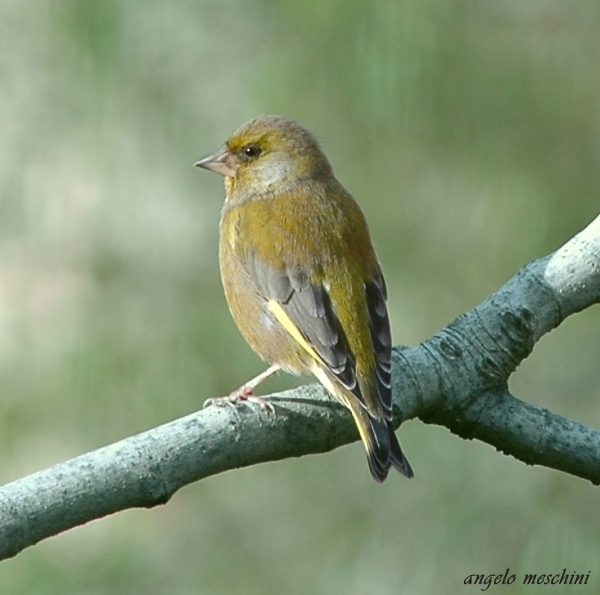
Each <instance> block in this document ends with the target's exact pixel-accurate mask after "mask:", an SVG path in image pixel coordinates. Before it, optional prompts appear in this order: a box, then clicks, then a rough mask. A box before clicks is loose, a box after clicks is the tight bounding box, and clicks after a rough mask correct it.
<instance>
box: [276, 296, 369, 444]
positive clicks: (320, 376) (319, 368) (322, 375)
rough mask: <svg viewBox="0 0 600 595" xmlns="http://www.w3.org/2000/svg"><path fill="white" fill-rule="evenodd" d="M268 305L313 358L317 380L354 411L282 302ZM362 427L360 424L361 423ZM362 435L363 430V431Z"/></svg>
mask: <svg viewBox="0 0 600 595" xmlns="http://www.w3.org/2000/svg"><path fill="white" fill-rule="evenodd" d="M267 303H268V306H269V308H270V310H271V312H273V314H274V315H275V318H277V320H278V321H279V323H280V324H281V326H283V328H284V329H285V330H286V331H287V332H288V333H289V334H290V335H291V336H292V337H293V339H294V340H295V341H296V342H297V343H298V345H300V346H301V347H302V349H304V350H305V351H306V352H307V353H308V354H309V355H310V356H311V358H312V359H313V365H312V366H311V367H310V371H311V372H312V373H313V374H314V375H315V376H316V378H317V380H318V381H319V382H320V383H321V384H322V385H323V386H324V387H325V388H326V389H327V390H328V391H329V392H330V393H331V395H332V396H333V397H334V398H335V399H337V400H338V401H339V402H340V403H342V405H345V406H346V407H348V408H349V409H350V411H352V408H351V407H350V406H349V404H348V400H347V399H346V398H345V396H344V394H343V392H342V390H341V388H338V387H336V386H335V384H334V383H333V381H332V380H331V378H330V377H329V376H328V375H327V374H326V372H325V370H324V369H323V365H322V364H321V361H322V360H321V358H320V357H319V354H318V353H317V352H316V351H315V350H314V348H313V347H312V345H311V344H310V343H309V342H308V341H307V340H306V339H305V338H304V337H303V335H302V333H301V332H300V330H299V329H298V327H297V326H296V325H295V324H294V323H293V322H292V321H291V319H290V317H289V316H288V315H287V314H286V313H285V310H284V309H283V308H282V307H281V304H280V303H279V302H278V301H276V300H269V301H268V302H267ZM359 429H360V425H359ZM361 435H362V432H361Z"/></svg>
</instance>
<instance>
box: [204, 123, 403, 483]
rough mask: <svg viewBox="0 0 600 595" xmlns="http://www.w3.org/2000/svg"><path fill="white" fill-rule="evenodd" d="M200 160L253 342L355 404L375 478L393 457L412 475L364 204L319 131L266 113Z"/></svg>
mask: <svg viewBox="0 0 600 595" xmlns="http://www.w3.org/2000/svg"><path fill="white" fill-rule="evenodd" d="M197 165H200V166H201V167H205V168H206V169H210V170H212V171H216V172H217V173H220V174H222V175H224V176H225V187H226V201H225V204H224V206H223V211H222V216H221V224H220V265H221V277H222V280H223V286H224V289H225V295H226V298H227V302H228V304H229V307H230V310H231V313H232V315H233V318H234V320H235V322H236V324H237V325H238V327H239V329H240V331H241V333H242V335H243V336H244V338H245V339H246V341H247V342H248V344H249V345H250V346H251V347H252V349H253V350H254V351H255V352H256V353H257V354H258V355H259V356H260V357H261V358H262V359H264V360H265V361H267V362H269V363H270V364H276V365H278V366H279V367H281V368H282V369H284V370H286V371H288V372H292V373H295V374H298V373H305V372H311V373H313V374H314V375H315V376H316V377H317V378H318V379H319V380H320V381H321V382H322V383H323V384H324V385H325V387H326V388H327V389H328V390H329V391H330V392H331V393H332V394H333V396H334V397H335V398H336V399H338V400H339V401H340V402H342V403H343V404H344V405H345V406H346V407H348V408H349V409H350V411H351V412H352V415H353V417H354V419H355V421H356V424H357V427H358V429H359V432H360V435H361V438H362V440H363V442H364V443H365V447H366V449H367V458H368V461H369V467H370V470H371V473H372V475H373V477H374V478H375V479H376V480H377V481H383V480H384V479H385V478H386V476H387V473H388V470H389V468H390V467H391V466H393V467H395V468H396V469H398V471H400V472H401V473H403V474H404V475H406V476H408V477H412V470H411V468H410V465H409V464H408V461H407V460H406V458H405V457H404V455H403V454H402V451H401V449H400V445H399V443H398V440H397V438H396V435H395V433H394V429H393V426H392V411H391V409H392V405H391V335H390V328H389V319H388V314H387V309H386V306H385V300H386V298H387V296H386V288H385V283H384V280H383V275H382V273H381V269H380V267H379V263H378V261H377V257H376V255H375V251H374V250H373V246H372V244H371V240H370V237H369V231H368V228H367V223H366V221H365V218H364V215H363V213H362V211H361V210H360V208H359V206H358V205H357V203H356V202H355V201H354V199H353V198H352V196H350V194H349V193H348V192H347V191H346V190H345V189H344V188H343V186H342V185H341V184H340V183H339V182H338V180H337V179H336V178H335V176H334V175H333V172H332V169H331V166H330V164H329V161H328V160H327V157H326V156H325V155H324V154H323V152H322V151H321V149H320V148H319V146H318V144H317V142H316V141H315V139H314V138H313V136H312V135H311V134H310V133H309V132H308V131H307V130H306V129H304V128H303V127H302V126H300V125H299V124H297V123H296V122H293V121H291V120H286V119H284V118H280V117H276V116H262V117H259V118H256V119H254V120H251V121H250V122H248V123H247V124H245V125H243V126H242V127H241V128H239V129H238V130H237V131H236V132H234V134H233V135H232V137H231V138H230V139H229V140H228V141H227V143H226V144H225V146H224V147H223V148H222V149H221V150H220V151H218V152H217V153H215V154H214V155H210V156H208V157H206V158H204V159H202V160H201V161H199V162H198V164H197Z"/></svg>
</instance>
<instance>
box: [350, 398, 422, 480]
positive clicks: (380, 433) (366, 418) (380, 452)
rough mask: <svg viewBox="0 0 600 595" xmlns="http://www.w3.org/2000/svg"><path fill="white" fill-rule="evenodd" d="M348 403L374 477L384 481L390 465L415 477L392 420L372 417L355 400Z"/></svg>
mask: <svg viewBox="0 0 600 595" xmlns="http://www.w3.org/2000/svg"><path fill="white" fill-rule="evenodd" d="M347 401H348V400H346V402H347ZM347 404H348V408H349V409H350V411H351V412H352V417H354V421H355V422H356V425H357V427H358V431H359V433H360V437H361V438H362V441H363V443H364V445H365V449H366V451H367V461H368V462H369V469H370V471H371V475H372V476H373V479H375V481H378V482H382V481H384V480H385V478H386V477H387V475H388V471H389V470H390V467H394V469H396V470H397V471H399V472H400V473H402V475H405V476H406V477H409V478H410V477H413V475H414V474H413V470H412V469H411V466H410V463H409V462H408V461H407V459H406V457H405V456H404V453H403V452H402V449H401V448H400V443H399V442H398V438H397V437H396V432H394V426H393V425H392V422H391V421H388V420H384V419H375V418H373V417H371V416H370V415H369V413H368V412H367V410H366V409H365V408H364V407H363V406H362V405H361V404H360V403H359V402H357V401H355V400H351V401H350V402H349V403H347Z"/></svg>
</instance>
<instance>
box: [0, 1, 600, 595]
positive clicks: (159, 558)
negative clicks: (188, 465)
mask: <svg viewBox="0 0 600 595" xmlns="http://www.w3.org/2000/svg"><path fill="white" fill-rule="evenodd" d="M598 64H600V5H599V4H598V3H597V2H592V1H591V0H582V1H577V0H574V1H572V2H559V1H556V0H496V2H493V3H492V2H486V3H483V2H467V1H455V2H448V1H445V0H419V1H417V0H401V1H398V0H375V1H372V2H364V1H358V0H303V1H299V2H289V3H282V2H275V1H274V0H270V1H269V0H262V1H261V0H246V1H241V0H237V1H235V0H210V1H196V2H193V1H190V0H188V1H184V0H181V1H173V2H166V1H162V2H160V1H156V0H148V1H146V2H141V1H137V2H136V1H133V0H130V1H129V2H118V1H117V0H103V1H102V2H90V1H85V0H30V1H29V2H17V1H15V0H0V482H2V483H5V482H9V481H11V480H13V479H16V478H18V477H21V476H23V475H26V474H28V473H32V472H34V471H36V470H39V469H42V468H45V467H47V466H49V465H52V464H55V463H58V462H61V461H63V460H66V459H68V458H71V457H73V456H76V455H77V454H80V453H82V452H86V451H89V450H91V449H94V448H97V447H99V446H102V445H105V444H107V443H110V442H112V441H115V440H118V439H120V438H123V437H125V436H129V435H131V434H134V433H137V432H139V431H142V430H145V429H147V428H150V427H153V426H155V425H158V424H160V423H163V422H166V421H168V420H171V419H174V418H176V417H178V416H181V415H183V414H186V413H188V412H191V411H194V410H195V409H197V408H199V407H200V406H201V404H202V402H203V401H204V400H205V399H206V398H208V397H213V396H216V395H222V394H226V393H228V392H230V391H231V390H232V389H234V388H235V387H237V386H238V385H240V384H241V383H242V382H243V381H244V380H246V379H248V378H249V377H250V376H251V375H253V374H255V373H257V372H258V371H260V370H261V369H263V364H262V363H261V362H260V361H259V360H258V359H257V358H256V357H255V356H254V355H253V354H252V352H251V351H250V349H249V348H248V347H247V346H246V345H245V343H244V342H243V340H242V338H241V337H240V336H239V334H238V332H237V330H236V328H235V327H234V325H233V322H232V321H231V319H230V316H229V313H228V311H227V307H226V305H225V301H224V297H223V295H222V290H221V286H220V279H219V272H218V263H217V240H218V238H217V234H218V219H219V210H220V206H221V202H222V199H223V195H224V192H223V189H222V181H221V180H220V179H218V177H217V176H214V175H209V174H208V173H206V172H201V171H198V170H195V169H194V168H193V167H192V164H193V163H194V161H195V160H196V159H198V158H199V157H201V156H202V155H204V154H205V153H207V152H210V151H212V150H214V149H216V148H217V147H218V146H219V145H220V144H221V143H222V142H223V141H224V140H225V139H226V138H227V136H228V135H229V134H230V133H231V132H232V131H233V130H234V129H235V128H237V126H238V125H240V124H241V123H242V122H244V121H245V120H247V119H249V118H251V117H253V116H255V115H258V114H262V113H278V114H282V115H286V116H289V117H292V118H294V119H297V120H299V121H300V122H302V123H303V124H305V125H306V126H307V127H308V128H310V129H311V130H312V131H314V132H315V134H316V135H317V137H318V138H319V139H320V140H321V142H322V144H323V146H324V149H325V151H326V153H327V154H328V156H329V157H330V160H331V161H332V163H333V165H334V169H335V171H336V173H337V175H338V177H339V178H340V179H341V180H342V182H343V183H344V184H345V185H346V187H347V188H348V189H349V190H350V191H351V192H352V193H353V194H354V196H355V197H356V198H357V200H358V201H359V202H360V204H361V205H362V207H363V208H364V210H365V212H366V215H367V218H368V220H369V222H370V225H371V229H372V234H373V238H374V242H375V244H376V246H377V247H378V252H379V255H380V258H381V260H382V261H383V264H384V268H385V271H386V276H387V280H388V285H389V290H390V295H391V299H390V311H391V316H392V324H393V332H394V337H395V342H396V343H406V344H409V345H413V344H416V343H418V342H419V341H421V340H423V339H425V338H427V337H428V336H430V335H431V334H432V333H434V332H436V331H437V330H438V329H440V328H441V327H443V326H444V325H446V324H447V323H448V322H449V321H450V320H452V319H453V318H454V317H455V316H457V315H459V314H460V313H462V312H463V311H465V310H467V309H469V308H471V307H472V306H474V305H475V304H477V303H478V302H479V301H480V300H482V299H483V298H485V297H486V296H487V295H488V294H489V293H491V292H492V291H494V290H495V289H497V288H498V287H499V286H500V285H501V284H502V283H504V282H505V281H506V280H507V279H508V278H509V277H510V276H512V275H513V274H514V273H515V272H516V271H517V270H518V269H519V268H520V267H521V266H523V265H524V264H525V263H526V262H527V261H528V260H530V259H532V258H536V257H540V256H543V255H545V254H547V253H549V252H550V251H552V250H554V249H556V248H557V247H558V246H559V245H561V244H562V243H563V242H564V241H566V240H567V239H568V238H569V237H571V236H572V235H573V234H574V233H576V232H577V231H578V230H580V229H581V228H583V227H584V226H585V225H586V224H587V223H589V222H590V221H591V220H592V219H593V218H594V217H595V216H596V215H597V214H598V210H599V209H598V203H599V201H598V196H599V188H600V100H599V98H600V71H599V70H598ZM599 352H600V312H599V311H598V309H592V310H589V311H587V312H584V313H582V314H580V315H578V316H576V317H573V318H571V319H569V320H567V322H566V323H565V324H563V325H562V326H561V327H560V328H559V329H558V330H557V331H555V332H553V333H552V334H551V335H550V336H548V337H545V338H544V339H543V340H542V342H541V343H540V344H538V346H537V347H536V349H535V351H534V353H533V355H532V356H531V357H530V358H529V359H528V360H527V361H526V362H524V364H523V365H522V366H521V368H520V369H519V370H518V371H517V373H516V374H515V375H514V377H513V378H512V381H511V388H512V390H513V391H514V393H515V394H516V395H517V396H519V397H521V398H523V399H526V400H529V401H531V402H534V403H536V404H538V405H541V406H544V407H548V408H550V409H551V410H553V411H556V412H558V413H561V414H564V415H567V416H569V417H572V418H574V419H577V420H579V421H581V422H584V423H586V424H589V425H592V426H595V427H598V426H600V411H599V408H598V406H597V403H598V400H599V398H600V366H598V353H599ZM295 382H297V380H295V379H289V378H286V377H281V378H279V379H277V380H275V381H273V382H270V383H269V384H268V385H267V386H266V387H265V391H267V392H270V391H272V390H275V389H278V388H282V387H289V386H293V385H294V383H295ZM400 433H401V438H402V444H403V445H404V448H405V450H406V452H407V455H408V457H409V459H410V461H411V463H412V464H413V467H414V468H415V471H416V479H415V480H414V481H412V482H408V481H405V480H403V479H402V478H401V477H400V476H396V475H394V476H390V478H389V480H388V482H387V483H386V484H384V485H383V486H379V485H376V484H375V483H374V482H373V481H372V480H371V477H370V475H369V473H368V470H367V466H366V462H365V457H364V454H363V451H362V447H361V446H360V445H359V444H355V445H353V446H350V447H346V448H342V449H339V450H338V451H336V452H333V453H330V454H326V455H322V456H312V457H304V458H302V459H296V460H287V461H283V462H279V463H275V464H267V465H261V466H257V467H253V468H249V469H244V470H239V471H235V472H229V473H225V474H223V475H221V476H217V477H213V478H209V479H207V480H204V481H202V482H200V483H197V484H195V485H192V486H189V487H187V488H185V489H183V490H182V491H181V492H179V493H178V494H177V495H176V496H175V497H174V498H173V500H172V501H171V502H170V503H169V504H168V505H167V506H164V507H161V508H159V509H154V510H150V511H146V510H142V511H129V512H125V513H121V514H118V515H115V516H113V517H110V518H107V519H102V520H100V521H96V522H94V523H91V524H89V525H87V526H85V527H83V528H78V529H75V530H73V531H70V532H68V533H66V534H63V535H61V536H59V537H56V538H53V539H50V540H47V541H45V542H43V543H41V544H40V545H38V546H36V547H33V548H30V549H28V550H26V551H25V552H23V553H22V554H20V555H19V556H17V557H16V558H14V559H12V560H9V561H6V562H4V563H3V564H2V565H1V566H0V592H1V593H3V594H4V593H6V594H11V595H12V594H19V595H20V594H40V595H46V594H49V595H50V594H59V593H60V594H61V595H70V594H89V595H105V594H111V595H120V594H136V593H143V594H144V595H153V594H159V593H169V594H174V595H179V594H181V595H183V594H195V593H211V594H212V593H214V594H233V595H235V594H245V593H261V594H271V593H278V594H279V593H286V594H287V593H289V594H292V595H294V594H299V595H300V594H306V593H323V594H330V593H332V594H333V593H336V594H337V593H347V594H363V593H377V594H392V593H394V594H395V593H407V594H434V593H435V594H438V593H449V594H453V593H462V592H479V587H465V586H464V585H463V580H464V578H465V577H466V576H467V575H468V574H471V573H485V574H488V573H504V571H505V570H506V568H510V571H511V572H515V573H517V575H518V576H522V574H523V573H524V572H537V573H548V572H561V571H562V569H563V568H567V570H568V571H569V572H571V571H579V572H588V571H591V575H590V582H589V585H588V586H587V587H577V588H576V589H575V590H573V591H572V592H577V593H584V592H585V593H592V592H594V593H595V592H598V589H599V588H600V515H598V509H599V504H600V495H599V492H598V490H597V488H593V487H592V486H591V485H589V484H587V483H585V482H583V481H582V480H579V479H576V478H573V477H570V476H567V475H564V474H562V473H559V472H555V471H550V470H546V469H541V468H528V467H526V466H525V465H523V464H522V463H519V462H516V461H515V460H513V459H511V458H507V457H505V456H503V455H501V454H498V453H496V452H495V451H494V450H493V449H492V448H491V447H489V446H487V445H484V444H481V443H478V442H465V441H463V440H461V439H459V438H456V437H454V436H452V435H451V434H450V433H449V432H448V431H447V430H445V429H443V428H438V427H434V426H426V425H423V424H422V423H420V422H418V421H412V422H408V423H406V424H405V425H404V426H403V427H402V429H401V432H400ZM0 510H1V503H0ZM519 582H520V581H519V580H517V581H516V583H515V584H514V585H513V586H512V587H507V586H504V587H492V588H490V590H489V591H488V592H493V591H494V590H496V591H499V590H500V589H502V593H505V594H509V593H510V594H512V593H521V592H523V593H525V592H526V593H528V594H531V593H538V592H539V593H542V592H543V593H546V592H547V590H548V589H547V587H531V586H529V587H520V588H519V586H518V583H519ZM569 592H571V591H569V590H568V588H563V590H562V591H561V593H569Z"/></svg>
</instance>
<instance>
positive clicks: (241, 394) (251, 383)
mask: <svg viewBox="0 0 600 595" xmlns="http://www.w3.org/2000/svg"><path fill="white" fill-rule="evenodd" d="M279 369H280V368H279V366H278V365H277V364H273V365H272V366H270V367H269V368H267V369H266V370H265V371H264V372H261V373H260V374H258V376H255V377H254V378H252V379H251V380H248V382H246V383H245V384H242V386H240V388H238V389H237V390H234V391H233V392H232V393H230V394H229V395H227V396H226V397H215V398H213V399H207V400H206V401H204V407H210V406H211V405H235V404H236V403H239V402H240V401H250V400H252V401H256V402H258V403H259V404H260V405H261V407H263V408H264V409H268V410H269V411H271V413H273V412H274V410H273V405H271V403H269V401H268V400H267V399H265V398H264V397H257V396H256V395H255V394H254V392H253V391H254V389H255V388H256V387H257V386H258V385H259V384H261V383H262V382H264V381H265V380H266V379H267V378H269V377H271V376H273V374H275V372H278V371H279Z"/></svg>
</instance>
